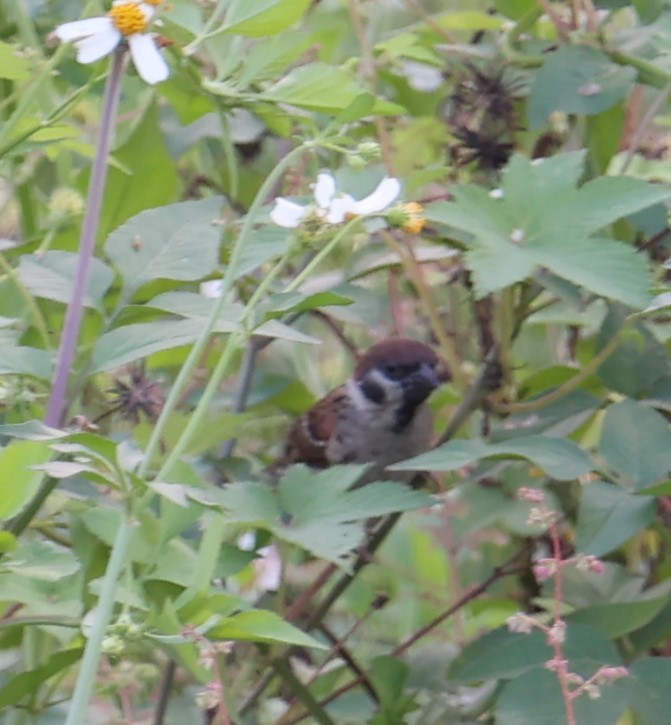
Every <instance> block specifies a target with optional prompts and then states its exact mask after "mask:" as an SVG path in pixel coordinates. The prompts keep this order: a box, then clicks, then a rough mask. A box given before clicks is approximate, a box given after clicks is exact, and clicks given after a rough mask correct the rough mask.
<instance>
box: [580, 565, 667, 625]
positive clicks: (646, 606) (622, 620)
mask: <svg viewBox="0 0 671 725" xmlns="http://www.w3.org/2000/svg"><path fill="white" fill-rule="evenodd" d="M670 591H671V581H670V580H668V579H667V580H666V581H665V582H664V583H663V584H660V585H658V586H656V587H652V588H650V589H648V590H647V591H645V592H644V593H643V594H642V595H640V596H638V597H636V598H635V599H632V600H631V601H628V602H607V603H605V604H596V605H593V606H590V607H584V608H583V609H578V610H577V611H576V612H573V613H572V614H569V615H568V616H567V617H566V621H567V622H570V623H575V622H578V623H580V624H585V625H589V626H591V627H594V629H596V630H598V631H599V632H602V633H603V634H604V635H605V636H606V637H608V638H609V639H615V638H617V637H623V636H624V635H625V634H629V633H630V632H634V631H636V630H637V629H640V628H641V627H643V626H644V625H646V624H647V623H648V622H650V621H651V620H652V619H653V617H655V616H656V615H657V614H658V613H659V612H660V611H661V610H662V608H663V607H664V605H665V604H666V603H667V602H668V601H669V592H670Z"/></svg>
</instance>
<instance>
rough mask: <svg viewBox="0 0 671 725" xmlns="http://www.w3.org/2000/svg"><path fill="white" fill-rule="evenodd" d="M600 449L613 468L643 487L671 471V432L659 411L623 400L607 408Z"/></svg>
mask: <svg viewBox="0 0 671 725" xmlns="http://www.w3.org/2000/svg"><path fill="white" fill-rule="evenodd" d="M599 452H600V453H601V455H602V456H603V457H604V458H605V460H606V463H607V464H608V466H609V467H610V468H611V469H613V470H614V471H615V472H616V473H618V474H619V475H620V476H621V477H622V478H623V479H624V480H625V481H627V483H629V484H631V485H632V486H633V487H634V489H635V490H640V489H642V488H645V487H646V486H649V485H651V484H653V483H655V482H656V481H660V480H662V479H663V478H667V477H668V474H669V472H671V431H670V430H669V426H668V423H667V421H666V419H665V418H664V417H663V416H661V415H660V414H659V413H657V412H656V411H654V410H652V409H650V408H647V407H646V406H644V405H641V404H640V403H636V402H634V401H633V400H623V401H622V402H621V403H617V404H615V405H611V406H610V407H609V408H608V410H607V411H606V416H605V418H604V421H603V427H602V429H601V440H600V442H599Z"/></svg>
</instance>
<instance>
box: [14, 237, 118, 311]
mask: <svg viewBox="0 0 671 725" xmlns="http://www.w3.org/2000/svg"><path fill="white" fill-rule="evenodd" d="M78 260H79V255H78V254H75V253H74V252H63V251H61V250H55V249H54V250H50V251H48V252H44V253H43V254H40V255H36V254H24V255H23V256H22V257H21V261H20V262H19V279H20V280H21V282H22V283H23V284H24V285H25V286H26V287H27V288H28V289H29V290H30V291H31V292H32V293H33V294H34V295H35V296H36V297H44V298H45V299H47V300H54V301H56V302H62V303H63V304H68V303H69V302H70V298H71V297H72V282H73V280H74V278H75V270H76V268H77V263H78ZM113 280H114V272H112V270H111V269H110V268H109V267H108V266H107V265H106V264H105V263H104V262H101V261H100V260H99V259H97V258H95V257H94V258H93V259H92V260H91V271H90V276H89V279H88V284H87V289H86V294H85V295H84V304H85V305H86V306H87V307H93V308H94V309H98V310H99V309H100V308H101V302H102V299H103V297H104V296H105V292H107V290H108V289H109V288H110V286H111V284H112V281H113Z"/></svg>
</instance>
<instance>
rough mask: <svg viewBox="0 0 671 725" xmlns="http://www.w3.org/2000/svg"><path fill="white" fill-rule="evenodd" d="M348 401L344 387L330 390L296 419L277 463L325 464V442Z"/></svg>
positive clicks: (315, 465)
mask: <svg viewBox="0 0 671 725" xmlns="http://www.w3.org/2000/svg"><path fill="white" fill-rule="evenodd" d="M346 405H347V394H346V392H345V388H344V387H340V388H336V389H335V390H332V391H331V392H330V393H329V394H328V395H326V396H325V397H324V398H322V399H321V400H320V401H319V402H318V403H316V404H315V405H314V406H313V407H312V408H310V410H308V411H307V412H306V413H303V415H301V416H300V418H298V420H296V422H295V423H294V424H293V426H292V427H291V429H290V430H289V434H288V436H287V442H286V445H285V448H284V454H283V455H282V457H281V459H280V461H278V464H279V465H282V466H288V465H291V464H292V463H305V464H306V465H308V466H311V467H312V468H328V467H329V466H330V465H331V464H332V463H333V461H331V460H329V459H328V457H327V446H328V443H329V441H330V440H331V437H332V436H333V435H334V434H335V431H336V427H337V423H338V419H339V418H340V417H341V412H342V410H343V408H344V407H345V406H346Z"/></svg>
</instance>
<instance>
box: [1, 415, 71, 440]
mask: <svg viewBox="0 0 671 725" xmlns="http://www.w3.org/2000/svg"><path fill="white" fill-rule="evenodd" d="M0 435H3V436H8V437H10V438H19V439H23V440H30V441H52V440H55V439H57V438H65V437H66V436H67V435H68V434H67V433H66V432H65V431H62V430H59V429H58V428H50V427H49V426H48V425H44V423H43V422H42V421H41V420H28V421H26V422H25V423H14V424H6V425H0Z"/></svg>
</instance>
